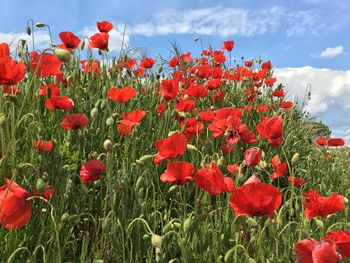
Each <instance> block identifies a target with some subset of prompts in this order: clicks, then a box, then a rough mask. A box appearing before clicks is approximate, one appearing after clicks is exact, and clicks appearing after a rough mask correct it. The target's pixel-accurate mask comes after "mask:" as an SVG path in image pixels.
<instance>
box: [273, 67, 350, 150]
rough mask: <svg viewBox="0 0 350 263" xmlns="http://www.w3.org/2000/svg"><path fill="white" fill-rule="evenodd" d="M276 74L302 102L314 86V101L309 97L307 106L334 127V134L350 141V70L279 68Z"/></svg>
mask: <svg viewBox="0 0 350 263" xmlns="http://www.w3.org/2000/svg"><path fill="white" fill-rule="evenodd" d="M275 76H276V77H277V79H278V82H279V83H282V84H283V85H284V86H286V89H287V90H288V91H289V94H290V95H293V96H297V97H298V98H299V101H302V100H303V99H305V98H306V93H307V90H308V88H310V89H311V96H310V100H307V99H306V104H305V107H304V109H305V110H306V111H308V112H310V114H311V116H314V117H317V118H322V120H324V121H325V122H326V124H327V125H329V126H330V127H331V128H332V130H334V132H333V136H339V137H346V138H348V144H350V126H349V119H350V110H349V107H350V70H344V71H338V70H331V69H319V68H313V67H310V66H306V67H300V68H279V69H275Z"/></svg>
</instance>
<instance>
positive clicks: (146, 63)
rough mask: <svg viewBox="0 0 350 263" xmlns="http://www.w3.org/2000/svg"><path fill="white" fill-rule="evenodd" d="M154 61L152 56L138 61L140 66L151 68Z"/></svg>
mask: <svg viewBox="0 0 350 263" xmlns="http://www.w3.org/2000/svg"><path fill="white" fill-rule="evenodd" d="M155 62H156V61H155V60H154V59H153V58H143V59H142V60H141V63H140V68H151V67H153V64H154V63H155Z"/></svg>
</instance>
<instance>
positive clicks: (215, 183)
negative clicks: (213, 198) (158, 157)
mask: <svg viewBox="0 0 350 263" xmlns="http://www.w3.org/2000/svg"><path fill="white" fill-rule="evenodd" d="M193 179H194V181H195V183H196V184H197V186H198V187H199V188H200V189H202V190H204V191H207V192H208V193H209V194H210V195H218V194H221V193H224V192H232V191H233V188H234V182H233V180H232V178H230V177H224V175H223V174H222V172H221V171H220V169H219V167H218V166H217V164H216V163H215V162H212V163H210V164H206V165H205V166H204V168H201V169H199V170H198V171H197V172H196V173H195V175H194V177H193Z"/></svg>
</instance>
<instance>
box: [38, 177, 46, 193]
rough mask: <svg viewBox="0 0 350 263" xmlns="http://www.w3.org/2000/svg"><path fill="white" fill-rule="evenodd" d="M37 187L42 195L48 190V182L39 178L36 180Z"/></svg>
mask: <svg viewBox="0 0 350 263" xmlns="http://www.w3.org/2000/svg"><path fill="white" fill-rule="evenodd" d="M35 189H36V190H37V191H38V193H39V194H40V195H41V194H42V193H44V192H45V190H46V183H45V181H44V180H43V179H42V178H39V179H38V180H36V184H35Z"/></svg>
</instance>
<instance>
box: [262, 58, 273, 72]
mask: <svg viewBox="0 0 350 263" xmlns="http://www.w3.org/2000/svg"><path fill="white" fill-rule="evenodd" d="M261 68H262V69H266V70H270V69H272V63H271V61H270V60H268V61H265V62H264V63H262V65H261Z"/></svg>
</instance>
